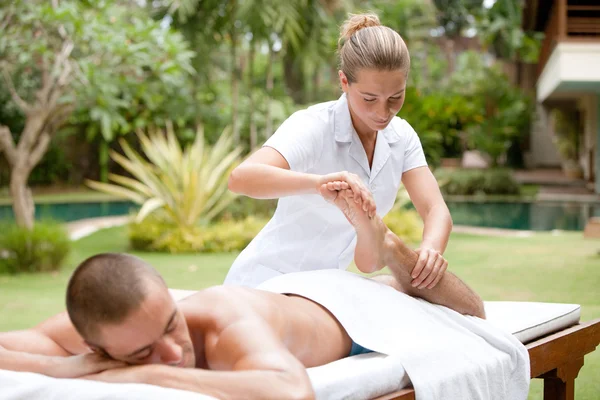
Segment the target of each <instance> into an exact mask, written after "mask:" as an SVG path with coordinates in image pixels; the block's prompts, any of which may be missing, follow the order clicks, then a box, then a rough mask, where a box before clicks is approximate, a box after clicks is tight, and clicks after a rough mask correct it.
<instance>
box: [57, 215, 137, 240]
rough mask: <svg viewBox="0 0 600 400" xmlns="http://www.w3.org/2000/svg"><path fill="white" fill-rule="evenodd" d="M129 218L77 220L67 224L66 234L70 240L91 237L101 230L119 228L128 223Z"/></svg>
mask: <svg viewBox="0 0 600 400" xmlns="http://www.w3.org/2000/svg"><path fill="white" fill-rule="evenodd" d="M129 218H130V217H129V216H128V215H124V216H114V217H98V218H86V219H79V220H77V221H72V222H67V223H66V225H67V232H68V233H69V238H71V240H79V239H81V238H84V237H86V236H89V235H91V234H92V233H94V232H97V231H99V230H101V229H106V228H112V227H113V226H121V225H125V224H127V222H129Z"/></svg>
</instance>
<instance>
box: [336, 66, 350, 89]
mask: <svg viewBox="0 0 600 400" xmlns="http://www.w3.org/2000/svg"><path fill="white" fill-rule="evenodd" d="M338 75H339V76H340V86H341V87H342V91H343V92H344V93H348V78H347V77H346V74H345V73H344V71H342V70H339V71H338Z"/></svg>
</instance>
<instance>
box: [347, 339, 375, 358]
mask: <svg viewBox="0 0 600 400" xmlns="http://www.w3.org/2000/svg"><path fill="white" fill-rule="evenodd" d="M372 352H373V350H369V349H367V348H364V347H362V346H361V345H360V344H358V343H356V342H355V341H354V340H353V341H352V348H351V349H350V354H349V355H348V357H352V356H356V355H358V354H365V353H372Z"/></svg>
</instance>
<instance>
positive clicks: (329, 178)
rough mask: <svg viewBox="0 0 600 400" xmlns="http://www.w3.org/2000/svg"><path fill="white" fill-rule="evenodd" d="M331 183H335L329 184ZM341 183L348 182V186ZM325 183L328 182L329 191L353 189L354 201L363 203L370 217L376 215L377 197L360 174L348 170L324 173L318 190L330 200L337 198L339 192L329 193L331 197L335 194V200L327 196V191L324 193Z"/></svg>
mask: <svg viewBox="0 0 600 400" xmlns="http://www.w3.org/2000/svg"><path fill="white" fill-rule="evenodd" d="M330 183H333V185H329V184H330ZM340 183H346V184H347V185H348V186H347V187H346V186H345V185H343V186H342V185H339V184H340ZM325 184H328V186H327V188H328V189H329V191H331V190H336V191H339V190H345V189H350V190H352V193H353V196H354V201H355V202H356V203H357V204H361V205H362V209H363V210H364V211H365V212H367V214H368V215H369V218H373V217H374V216H375V215H376V213H377V206H376V204H375V199H373V195H372V194H371V192H370V191H369V189H368V188H367V186H366V185H365V184H364V183H363V182H362V181H361V180H360V178H359V177H358V175H356V174H353V173H350V172H347V171H342V172H335V173H333V174H327V175H323V176H322V177H321V178H320V179H319V182H318V184H317V191H318V192H319V193H320V194H321V195H322V196H323V197H324V198H325V200H327V201H329V202H333V201H334V200H335V198H336V196H337V194H335V196H334V195H333V194H330V195H329V197H331V196H333V200H331V199H330V198H328V197H326V196H328V194H327V193H325V195H324V194H323V190H322V186H323V185H325ZM330 187H331V188H336V189H330ZM337 187H340V189H337Z"/></svg>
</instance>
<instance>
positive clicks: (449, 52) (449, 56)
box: [444, 37, 454, 79]
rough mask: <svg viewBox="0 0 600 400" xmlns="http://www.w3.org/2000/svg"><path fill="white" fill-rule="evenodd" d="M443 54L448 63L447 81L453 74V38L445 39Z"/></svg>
mask: <svg viewBox="0 0 600 400" xmlns="http://www.w3.org/2000/svg"><path fill="white" fill-rule="evenodd" d="M444 53H446V61H448V79H450V75H452V74H453V73H454V38H451V37H446V43H445V45H444Z"/></svg>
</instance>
